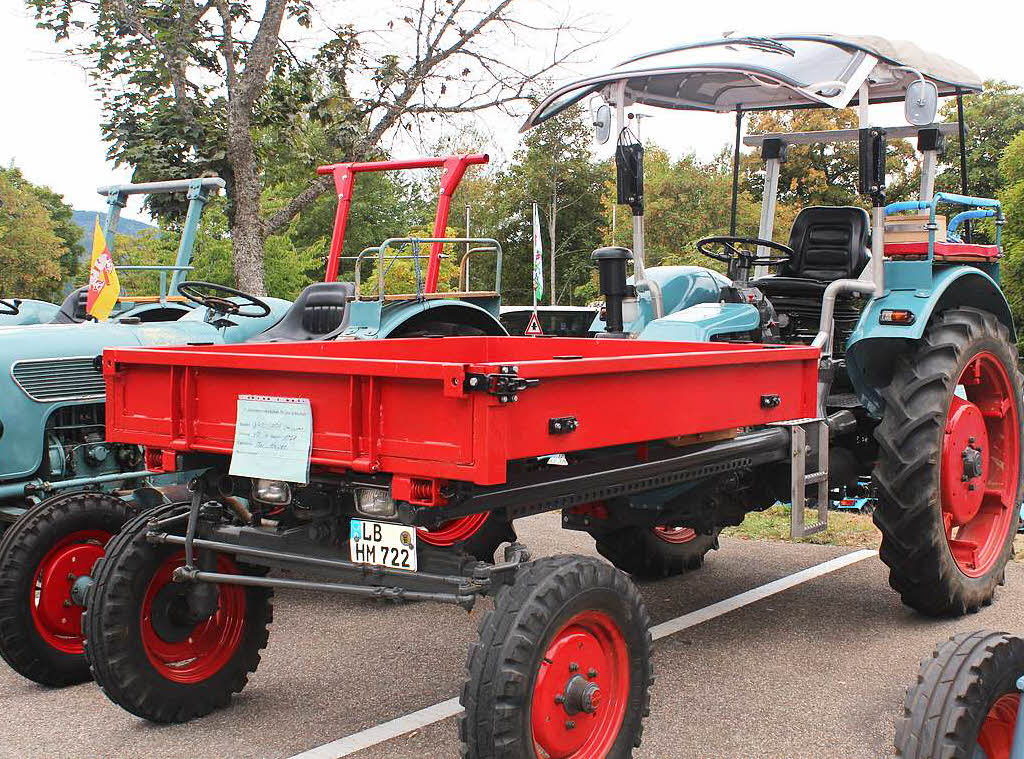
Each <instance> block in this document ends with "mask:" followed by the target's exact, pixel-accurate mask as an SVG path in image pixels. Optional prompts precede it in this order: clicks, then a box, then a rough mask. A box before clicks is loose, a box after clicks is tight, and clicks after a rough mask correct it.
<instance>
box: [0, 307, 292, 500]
mask: <svg viewBox="0 0 1024 759" xmlns="http://www.w3.org/2000/svg"><path fill="white" fill-rule="evenodd" d="M264 300H265V301H266V303H267V305H268V306H270V309H271V311H270V313H269V314H268V315H267V316H263V317H260V318H255V319H250V318H238V317H235V318H234V319H232V320H231V321H232V323H231V324H230V325H227V326H225V327H221V328H217V327H214V326H213V325H212V324H209V323H207V322H206V321H204V316H205V315H206V309H204V308H196V309H194V310H193V311H191V312H190V313H188V314H186V315H185V316H184V317H182V318H181V319H178V320H177V321H172V322H153V323H149V324H121V323H118V322H116V321H113V322H98V323H97V322H84V323H82V324H36V325H27V326H24V327H6V328H3V329H0V482H6V481H11V480H17V479H20V478H24V477H29V476H31V475H34V474H35V473H36V472H37V471H38V470H39V467H40V466H41V465H42V462H43V454H44V450H45V445H46V441H45V435H46V433H45V429H46V425H47V422H48V421H49V419H50V417H51V415H52V414H53V413H54V412H55V411H56V410H57V409H59V408H64V407H68V406H82V405H88V404H95V403H101V402H102V401H103V393H104V387H103V378H102V376H101V375H100V374H98V373H95V372H93V371H92V370H91V362H92V359H93V358H94V357H95V356H98V355H100V354H101V353H103V349H104V348H108V347H115V346H119V347H133V346H149V345H176V344H186V343H193V344H194V343H205V344H218V343H237V342H242V341H244V340H246V339H247V338H249V337H251V336H253V335H256V334H258V333H260V332H263V331H264V330H266V329H269V328H270V327H272V326H273V325H274V324H276V323H277V322H278V321H280V319H281V317H282V316H283V315H284V312H285V311H287V310H288V307H289V305H290V304H289V303H288V301H284V300H280V299H278V298H265V299H264Z"/></svg>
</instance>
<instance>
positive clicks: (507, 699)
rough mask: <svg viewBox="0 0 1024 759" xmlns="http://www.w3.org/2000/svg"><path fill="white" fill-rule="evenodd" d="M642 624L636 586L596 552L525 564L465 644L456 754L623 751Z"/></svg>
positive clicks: (647, 644)
mask: <svg viewBox="0 0 1024 759" xmlns="http://www.w3.org/2000/svg"><path fill="white" fill-rule="evenodd" d="M649 623H650V620H649V618H648V616H647V610H646V608H645V607H644V604H643V601H642V600H641V599H640V594H639V593H638V592H637V589H636V586H634V585H633V583H631V582H630V581H629V578H628V577H626V575H625V574H623V573H622V572H620V571H618V570H616V569H614V568H613V567H610V566H608V565H607V564H605V563H604V562H602V561H600V560H598V559H594V558H590V557H582V556H558V557H552V558H545V559H540V560H538V561H535V562H533V563H531V564H528V565H525V566H524V567H523V568H522V569H520V571H519V573H518V575H517V576H516V580H515V583H514V584H512V585H511V586H506V587H504V588H502V590H501V591H500V592H499V593H498V597H497V599H496V600H495V608H494V611H491V612H488V614H487V616H486V617H485V618H484V620H483V623H482V624H481V627H480V640H479V642H477V643H475V644H473V645H472V647H471V648H470V654H469V662H468V668H469V679H468V681H467V682H466V685H465V687H464V689H463V691H462V705H463V706H464V707H465V710H466V711H465V714H464V715H463V716H462V718H461V722H460V724H459V733H460V738H461V740H462V742H463V746H464V756H466V757H470V758H471V759H541V758H543V759H584V758H589V757H595V758H596V757H615V758H616V759H620V758H621V757H628V756H631V755H632V750H633V748H634V747H635V746H639V745H640V734H641V731H642V729H643V725H642V722H643V718H644V717H646V716H647V714H648V708H649V704H650V694H649V690H650V685H651V681H652V679H653V678H652V675H651V663H650V661H651V635H650V632H649V631H648V629H647V628H648V626H649Z"/></svg>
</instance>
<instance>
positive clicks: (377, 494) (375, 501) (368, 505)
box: [356, 488, 397, 518]
mask: <svg viewBox="0 0 1024 759" xmlns="http://www.w3.org/2000/svg"><path fill="white" fill-rule="evenodd" d="M356 511H358V512H359V513H360V514H363V515H365V516H368V517H378V518H380V517H384V518H393V517H394V516H395V514H396V513H397V509H396V507H395V502H394V500H393V499H392V498H391V493H390V492H389V491H387V490H381V489H380V488H357V489H356Z"/></svg>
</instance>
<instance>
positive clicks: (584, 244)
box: [495, 108, 605, 304]
mask: <svg viewBox="0 0 1024 759" xmlns="http://www.w3.org/2000/svg"><path fill="white" fill-rule="evenodd" d="M590 140H591V137H590V128H589V126H588V125H587V123H586V122H585V120H584V119H583V111H582V110H581V109H579V108H574V109H570V110H569V111H567V112H565V113H563V114H560V115H559V116H556V117H555V118H553V119H549V120H548V121H546V122H544V123H543V124H542V125H540V126H539V127H536V128H535V129H533V130H531V131H530V132H529V133H528V134H527V136H526V138H525V139H524V140H523V142H522V145H521V147H520V148H519V149H518V150H517V151H516V152H515V154H514V155H513V157H512V162H511V164H510V166H509V167H508V168H507V169H506V170H504V171H502V172H501V173H500V174H499V176H498V178H497V180H496V182H495V191H496V216H497V217H498V218H499V219H501V223H500V225H499V231H500V235H499V239H500V240H502V242H503V243H507V246H506V257H505V262H506V265H505V267H504V275H503V279H502V282H503V287H502V291H503V294H505V295H506V296H507V299H508V301H509V302H517V301H518V302H522V303H526V302H529V301H530V299H531V292H532V290H533V256H532V250H533V203H534V202H536V203H537V204H538V205H539V206H540V220H541V224H542V226H543V227H544V231H545V232H546V233H547V234H546V239H545V241H544V243H545V244H544V252H545V258H546V260H547V261H548V265H549V275H550V278H549V282H548V286H547V289H548V297H549V299H550V302H551V303H552V304H554V303H557V302H558V301H559V300H562V301H564V300H566V299H568V300H569V302H570V303H571V302H572V299H573V292H574V290H575V288H576V287H577V286H578V285H580V284H581V283H583V282H584V281H586V280H587V279H588V278H589V277H590V269H591V265H590V253H591V251H593V249H594V248H596V247H598V246H599V245H600V244H601V236H602V225H603V214H602V211H601V196H602V194H603V191H604V179H605V174H604V168H603V167H602V166H601V164H599V163H597V162H595V161H594V160H593V159H592V157H591V154H590Z"/></svg>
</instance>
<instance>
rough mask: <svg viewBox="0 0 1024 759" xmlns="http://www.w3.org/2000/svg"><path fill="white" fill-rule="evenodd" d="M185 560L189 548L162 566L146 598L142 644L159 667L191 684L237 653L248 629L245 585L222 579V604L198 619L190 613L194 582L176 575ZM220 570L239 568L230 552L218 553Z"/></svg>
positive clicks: (232, 571) (233, 571)
mask: <svg viewBox="0 0 1024 759" xmlns="http://www.w3.org/2000/svg"><path fill="white" fill-rule="evenodd" d="M184 564H185V554H184V553H180V554H178V555H176V556H172V557H171V558H169V559H168V560H167V561H166V562H164V564H163V565H162V566H161V567H160V568H159V569H158V570H157V572H156V574H155V575H154V576H153V579H152V580H150V582H149V587H148V588H147V589H146V595H145V597H144V598H143V602H142V611H141V618H140V622H141V633H142V647H143V649H144V650H145V651H146V656H148V657H149V661H150V662H151V663H152V664H153V666H154V667H155V668H156V670H157V672H159V673H160V674H161V675H163V676H164V677H165V678H167V679H168V680H171V681H172V682H176V683H183V684H186V685H188V684H194V683H199V682H202V681H203V680H207V679H209V678H210V677H212V676H213V675H215V674H216V673H217V672H219V671H220V670H221V668H223V667H224V665H225V664H227V663H228V662H229V661H230V660H231V657H232V656H234V654H235V651H236V650H237V649H238V644H239V643H240V642H241V640H242V634H243V632H244V629H245V589H244V588H243V587H242V586H240V585H219V586H218V589H219V596H218V604H217V610H216V611H215V612H214V613H213V614H212V615H211V616H210V617H208V618H207V619H204V620H202V621H199V622H193V621H191V620H189V618H188V617H187V604H188V600H187V591H188V589H189V585H187V584H183V583H175V582H174V580H173V579H172V575H173V574H174V570H175V569H177V568H178V567H181V566H184ZM217 571H218V572H221V573H227V574H237V573H238V568H237V567H236V566H235V563H234V562H233V561H232V560H231V559H230V558H229V557H227V556H223V555H218V556H217ZM158 630H159V631H158ZM169 630H170V631H173V633H174V634H171V633H169V632H168V631H169Z"/></svg>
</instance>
